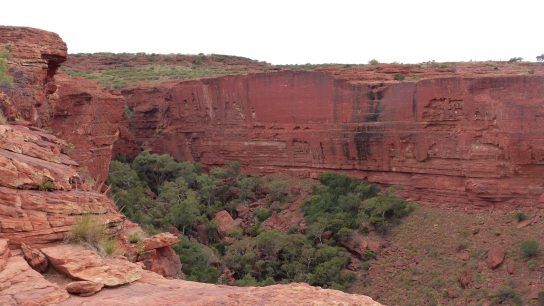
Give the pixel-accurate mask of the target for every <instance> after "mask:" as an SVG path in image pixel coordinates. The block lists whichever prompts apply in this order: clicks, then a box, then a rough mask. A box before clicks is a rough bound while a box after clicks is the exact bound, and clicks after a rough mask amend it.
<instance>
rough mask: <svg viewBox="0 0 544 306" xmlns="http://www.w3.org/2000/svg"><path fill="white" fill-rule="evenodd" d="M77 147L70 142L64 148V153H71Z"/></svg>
mask: <svg viewBox="0 0 544 306" xmlns="http://www.w3.org/2000/svg"><path fill="white" fill-rule="evenodd" d="M75 149H76V146H75V145H74V144H73V143H69V144H67V145H65V146H64V147H63V148H62V153H64V154H70V153H72V152H74V150H75Z"/></svg>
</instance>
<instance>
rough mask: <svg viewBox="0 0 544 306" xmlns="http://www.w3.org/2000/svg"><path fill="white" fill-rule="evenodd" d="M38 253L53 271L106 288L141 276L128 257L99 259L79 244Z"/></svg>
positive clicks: (139, 269)
mask: <svg viewBox="0 0 544 306" xmlns="http://www.w3.org/2000/svg"><path fill="white" fill-rule="evenodd" d="M42 252H43V253H44V254H45V256H47V259H48V260H49V262H50V263H51V265H53V267H55V269H56V270H57V271H60V272H62V273H64V274H66V275H68V276H69V277H71V278H73V279H77V280H85V281H92V282H95V283H99V284H103V285H104V286H106V287H115V286H120V285H124V284H128V283H131V282H133V281H136V280H138V279H140V278H141V275H142V269H141V268H140V266H138V265H136V264H133V263H131V262H129V261H128V260H125V259H118V258H102V257H100V256H99V255H97V254H96V253H95V252H93V251H91V250H88V249H86V248H84V247H83V246H79V245H59V246H53V247H47V248H43V249H42Z"/></svg>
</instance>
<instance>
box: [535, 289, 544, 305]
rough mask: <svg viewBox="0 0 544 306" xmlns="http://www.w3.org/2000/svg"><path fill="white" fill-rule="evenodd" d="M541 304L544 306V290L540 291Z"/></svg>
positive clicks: (539, 301) (539, 299)
mask: <svg viewBox="0 0 544 306" xmlns="http://www.w3.org/2000/svg"><path fill="white" fill-rule="evenodd" d="M537 302H538V305H539V306H544V291H540V292H539V293H538V299H537Z"/></svg>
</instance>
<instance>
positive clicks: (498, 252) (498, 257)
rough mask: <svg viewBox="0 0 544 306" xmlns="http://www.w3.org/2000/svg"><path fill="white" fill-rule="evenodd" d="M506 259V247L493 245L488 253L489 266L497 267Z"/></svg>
mask: <svg viewBox="0 0 544 306" xmlns="http://www.w3.org/2000/svg"><path fill="white" fill-rule="evenodd" d="M503 261H504V249H503V248H500V247H493V248H491V249H490V250H489V251H488V253H487V266H488V267H489V268H491V269H495V268H497V267H498V266H500V265H501V264H502V262H503Z"/></svg>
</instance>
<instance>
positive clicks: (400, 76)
mask: <svg viewBox="0 0 544 306" xmlns="http://www.w3.org/2000/svg"><path fill="white" fill-rule="evenodd" d="M393 78H394V79H395V81H404V78H405V76H404V74H402V73H395V75H394V76H393Z"/></svg>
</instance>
